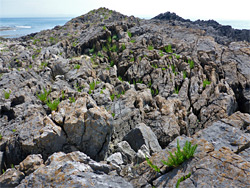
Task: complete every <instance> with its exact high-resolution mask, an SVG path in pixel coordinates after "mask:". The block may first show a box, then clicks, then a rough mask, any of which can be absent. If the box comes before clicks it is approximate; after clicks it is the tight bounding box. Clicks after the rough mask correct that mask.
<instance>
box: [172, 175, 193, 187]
mask: <svg viewBox="0 0 250 188" xmlns="http://www.w3.org/2000/svg"><path fill="white" fill-rule="evenodd" d="M190 176H191V172H189V173H188V175H186V176H182V177H181V178H179V179H178V180H177V183H176V185H175V187H176V188H179V186H180V183H181V182H182V181H184V180H186V179H188V178H190Z"/></svg>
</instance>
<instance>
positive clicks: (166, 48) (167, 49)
mask: <svg viewBox="0 0 250 188" xmlns="http://www.w3.org/2000/svg"><path fill="white" fill-rule="evenodd" d="M165 51H166V52H167V53H173V50H172V46H171V44H169V45H168V46H165Z"/></svg>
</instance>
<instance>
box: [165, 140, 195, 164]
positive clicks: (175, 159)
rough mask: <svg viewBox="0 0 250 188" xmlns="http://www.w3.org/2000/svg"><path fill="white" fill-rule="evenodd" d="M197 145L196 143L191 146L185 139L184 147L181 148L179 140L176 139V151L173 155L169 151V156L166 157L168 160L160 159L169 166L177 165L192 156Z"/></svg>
mask: <svg viewBox="0 0 250 188" xmlns="http://www.w3.org/2000/svg"><path fill="white" fill-rule="evenodd" d="M197 146H198V145H197V144H196V145H194V146H192V144H191V142H189V141H186V143H185V145H184V147H183V148H182V150H181V148H180V144H179V140H177V151H176V152H175V156H174V155H173V154H172V153H171V152H169V155H170V156H169V157H168V161H164V160H162V163H163V164H164V165H167V166H169V167H177V166H179V165H180V164H181V163H183V162H184V161H185V160H188V159H189V158H191V157H193V156H194V153H195V150H196V148H197Z"/></svg>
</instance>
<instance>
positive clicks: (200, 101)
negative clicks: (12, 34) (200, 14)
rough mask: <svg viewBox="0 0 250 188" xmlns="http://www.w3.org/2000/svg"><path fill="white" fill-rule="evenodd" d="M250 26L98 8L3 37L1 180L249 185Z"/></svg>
mask: <svg viewBox="0 0 250 188" xmlns="http://www.w3.org/2000/svg"><path fill="white" fill-rule="evenodd" d="M166 19H167V21H166ZM164 20H165V21H164ZM236 33H238V34H237V35H236ZM247 33H248V31H240V32H239V31H237V30H232V29H231V28H226V27H224V26H220V25H218V24H217V23H215V22H213V21H208V22H203V21H196V22H194V23H192V22H190V21H187V20H184V19H182V18H180V17H178V16H177V15H174V14H169V13H167V14H164V15H161V16H158V17H157V19H152V20H141V19H139V18H135V17H133V16H131V17H127V16H124V15H122V14H120V13H118V12H115V11H111V10H108V9H105V8H100V9H98V10H93V11H91V12H89V13H88V14H86V15H83V16H80V17H77V18H75V19H72V20H71V21H69V22H68V23H67V24H65V25H64V26H61V27H60V26H58V27H55V28H54V29H52V30H46V31H42V32H39V33H35V34H32V35H29V36H25V37H22V38H19V39H6V40H2V39H0V50H1V51H0V166H1V173H2V172H4V173H3V174H2V175H1V176H0V180H1V181H0V182H1V186H4V187H13V186H19V187H27V186H31V187H37V186H39V185H41V184H42V183H45V184H44V186H47V187H57V186H62V185H63V183H64V185H65V187H74V186H75V187H84V185H85V186H89V187H91V186H94V187H133V186H134V187H152V186H155V187H173V186H175V184H176V182H177V180H178V179H179V178H181V177H183V176H186V175H187V174H189V173H191V176H190V177H189V178H187V179H186V180H185V181H182V182H181V183H180V186H184V187H201V186H203V185H205V186H207V187H211V186H216V187H227V186H228V187H230V186H231V187H235V186H237V187H249V186H250V185H249V171H248V170H247V169H248V167H249V161H250V159H249V155H250V150H249V148H250V135H249V134H250V115H249V113H250V97H249V96H250V89H249V88H250V81H249V80H250V45H249V42H247V41H249V40H248V39H247ZM242 40H244V41H242ZM177 139H178V140H179V141H180V145H181V146H183V145H184V143H185V141H186V140H188V141H192V143H193V144H198V148H197V152H196V154H195V156H194V158H191V159H189V160H188V161H185V162H184V163H183V164H181V165H180V166H178V167H176V168H169V167H166V166H164V165H163V164H162V162H161V160H167V159H168V156H169V154H168V151H175V150H176V142H177ZM146 156H147V157H149V159H150V160H151V161H152V162H153V164H155V165H157V166H158V167H159V168H160V169H161V171H160V172H159V173H158V172H155V171H153V170H152V169H151V168H150V167H149V165H148V164H147V163H146V162H145V157H146ZM94 160H95V161H98V162H95V161H94ZM44 161H46V162H45V163H44ZM100 161H101V162H100ZM232 164H233V165H232ZM242 164H243V165H242ZM11 167H12V168H11ZM13 167H14V168H13ZM238 174H240V175H238ZM125 179H126V180H125ZM213 180H214V181H213ZM129 182H130V183H129Z"/></svg>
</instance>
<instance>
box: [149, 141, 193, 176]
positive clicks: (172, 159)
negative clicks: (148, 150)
mask: <svg viewBox="0 0 250 188" xmlns="http://www.w3.org/2000/svg"><path fill="white" fill-rule="evenodd" d="M197 146H198V145H197V144H195V145H194V146H192V144H191V142H189V141H186V143H185V146H184V147H183V148H182V149H181V148H180V145H179V140H177V151H176V152H175V156H174V155H173V154H172V153H171V152H169V155H170V156H169V157H168V161H164V160H161V162H162V163H163V164H164V165H166V166H168V167H177V166H179V165H180V164H182V163H183V162H184V161H185V160H188V159H189V158H191V157H193V156H194V153H195V150H196V148H197ZM146 161H147V163H148V165H149V166H150V167H151V168H153V169H154V170H155V171H156V172H160V169H159V167H157V166H156V165H154V164H153V163H152V161H150V160H149V159H148V158H147V157H146ZM189 177H190V176H189ZM183 181H184V180H183Z"/></svg>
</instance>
